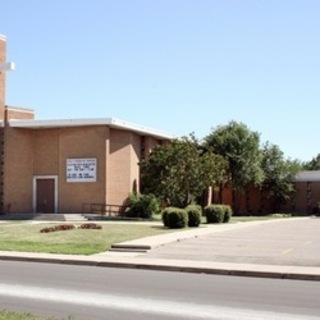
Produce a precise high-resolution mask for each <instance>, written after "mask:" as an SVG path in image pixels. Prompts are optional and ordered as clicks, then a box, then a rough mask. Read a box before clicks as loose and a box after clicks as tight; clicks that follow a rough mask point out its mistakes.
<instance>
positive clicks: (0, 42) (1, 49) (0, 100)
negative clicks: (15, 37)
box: [0, 35, 7, 120]
mask: <svg viewBox="0 0 320 320" xmlns="http://www.w3.org/2000/svg"><path fill="white" fill-rule="evenodd" d="M6 45H7V41H6V38H5V37H4V36H1V35H0V65H2V64H4V63H5V62H6ZM5 76H6V74H5V72H0V120H2V119H3V117H4V105H5V92H6V88H5V83H6V82H5Z"/></svg>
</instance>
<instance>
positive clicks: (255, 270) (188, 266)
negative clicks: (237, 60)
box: [0, 255, 320, 281]
mask: <svg viewBox="0 0 320 320" xmlns="http://www.w3.org/2000/svg"><path fill="white" fill-rule="evenodd" d="M0 260H3V261H24V262H35V263H37V262H40V263H54V264H62V265H77V266H94V267H104V268H123V269H139V270H154V271H170V272H183V273H194V274H208V275H224V276H237V277H255V278H269V279H287V280H304V281H320V272H316V271H314V270H312V269H313V268H308V269H309V270H308V271H309V272H303V271H302V270H301V269H304V270H305V269H306V268H304V267H291V266H277V267H275V266H265V265H249V264H248V265H238V264H226V263H221V265H223V267H222V266H220V267H219V264H220V263H209V262H206V263H204V264H206V265H207V266H195V264H197V263H198V262H197V261H187V260H186V261H181V260H179V261H171V263H170V261H168V260H157V261H156V262H152V260H150V261H148V262H145V261H144V262H143V261H141V262H139V261H133V260H132V259H131V260H130V259H126V260H124V261H117V260H109V261H103V260H93V259H92V260H89V259H81V258H80V259H74V258H73V259H68V258H54V257H25V256H6V255H2V256H0ZM210 264H211V265H212V266H211V267H210V266H209V265H210ZM270 269H271V270H270ZM272 269H273V270H272ZM299 269H300V270H299ZM314 269H318V270H317V271H319V268H314ZM312 271H314V272H312Z"/></svg>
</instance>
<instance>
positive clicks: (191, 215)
mask: <svg viewBox="0 0 320 320" xmlns="http://www.w3.org/2000/svg"><path fill="white" fill-rule="evenodd" d="M185 210H186V211H187V213H188V226H189V227H198V226H199V224H200V223H201V216H202V209H201V206H198V205H189V206H187V207H186V209H185Z"/></svg>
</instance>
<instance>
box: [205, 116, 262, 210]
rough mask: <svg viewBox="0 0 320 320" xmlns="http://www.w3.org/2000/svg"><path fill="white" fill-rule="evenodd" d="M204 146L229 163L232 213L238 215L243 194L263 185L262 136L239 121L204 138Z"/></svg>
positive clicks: (231, 122) (215, 130)
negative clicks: (247, 189)
mask: <svg viewBox="0 0 320 320" xmlns="http://www.w3.org/2000/svg"><path fill="white" fill-rule="evenodd" d="M205 146H206V147H207V148H209V147H211V148H212V151H213V152H214V153H216V154H218V155H221V156H222V157H224V158H225V159H227V161H228V163H229V182H230V184H231V186H232V189H233V210H234V211H235V212H237V211H238V209H239V205H240V199H241V195H242V193H243V191H244V190H245V189H246V188H248V187H249V186H254V185H258V184H260V183H261V182H262V181H263V171H262V169H261V150H260V136H259V134H258V133H257V132H254V131H251V130H249V128H248V127H247V126H246V125H245V124H243V123H241V122H240V123H239V122H236V121H230V122H229V123H228V124H227V125H223V126H218V127H217V128H216V129H214V130H213V132H212V133H211V134H209V135H208V136H207V137H206V138H205Z"/></svg>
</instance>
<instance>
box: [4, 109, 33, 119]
mask: <svg viewBox="0 0 320 320" xmlns="http://www.w3.org/2000/svg"><path fill="white" fill-rule="evenodd" d="M5 112H6V119H7V120H12V119H18V120H32V119H34V113H33V112H32V111H18V110H13V109H6V110H5Z"/></svg>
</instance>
